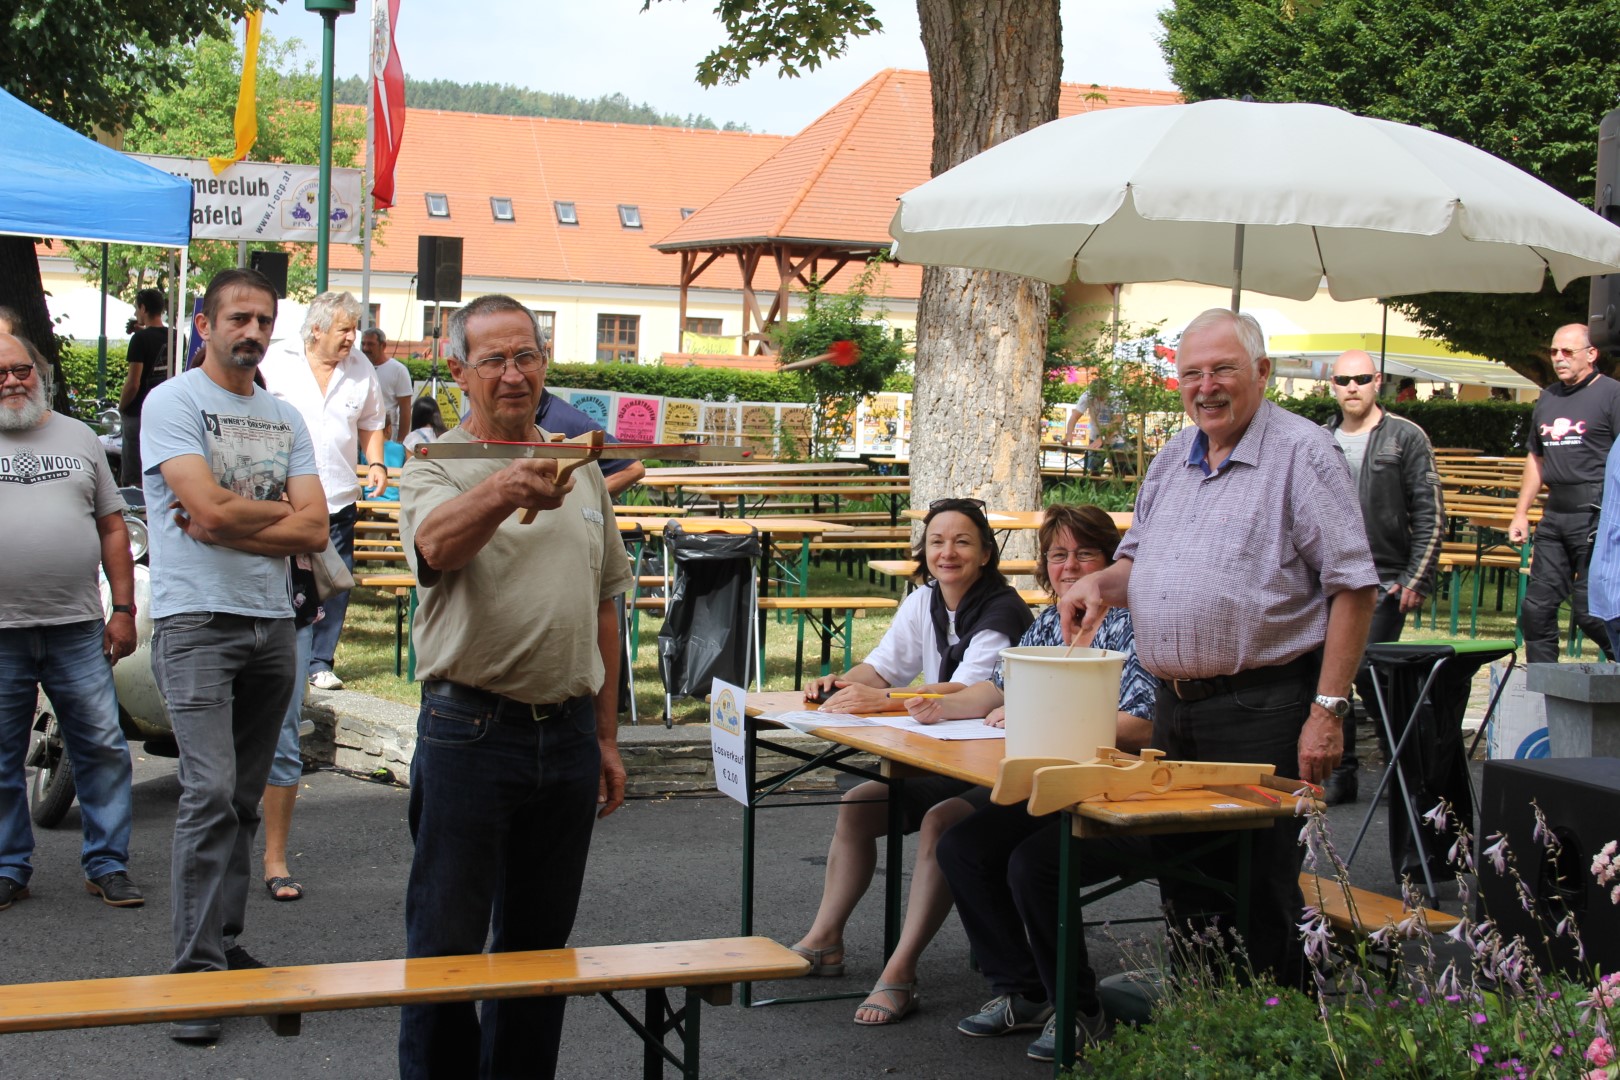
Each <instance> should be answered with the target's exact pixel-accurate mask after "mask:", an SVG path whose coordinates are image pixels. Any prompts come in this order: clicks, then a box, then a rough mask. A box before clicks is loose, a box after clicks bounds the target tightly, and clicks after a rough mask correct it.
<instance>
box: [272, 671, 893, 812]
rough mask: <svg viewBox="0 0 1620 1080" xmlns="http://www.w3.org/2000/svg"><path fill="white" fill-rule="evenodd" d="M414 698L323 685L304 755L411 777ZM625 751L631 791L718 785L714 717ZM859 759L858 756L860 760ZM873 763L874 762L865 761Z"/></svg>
mask: <svg viewBox="0 0 1620 1080" xmlns="http://www.w3.org/2000/svg"><path fill="white" fill-rule="evenodd" d="M416 714H417V708H416V706H414V705H402V704H400V703H399V702H395V701H386V700H384V699H382V698H378V697H373V696H372V695H370V694H363V693H360V692H359V691H357V690H316V689H315V688H314V687H311V688H310V690H309V693H308V694H307V695H305V697H304V719H306V720H309V721H311V722H313V723H314V725H315V730H314V731H313V732H311V733H310V734H309V735H307V736H305V737H304V740H303V752H304V756H305V757H307V758H309V759H310V760H312V761H315V762H317V763H319V764H322V765H331V766H334V767H335V768H337V769H340V770H342V771H344V772H349V773H355V774H358V775H361V776H372V777H378V778H379V779H380V778H382V777H381V776H380V773H381V771H383V770H386V772H387V773H388V779H391V780H392V781H393V782H395V783H398V784H402V785H404V784H409V782H410V772H411V754H412V753H413V752H414V751H415V749H416ZM773 739H775V740H776V741H780V742H781V743H783V744H784V745H790V746H792V745H803V746H804V747H805V748H807V749H808V748H811V747H816V746H821V745H824V744H823V743H822V742H821V740H820V739H817V738H814V737H813V736H810V735H802V734H799V733H798V732H792V731H783V732H780V733H778V734H776V735H774V736H773ZM619 753H620V755H621V756H622V757H623V758H624V767H625V771H626V772H627V773H628V774H629V780H628V782H627V785H626V787H627V790H626V794H629V795H640V796H647V795H673V794H687V793H694V792H712V791H714V790H715V786H714V761H713V759H712V758H711V757H710V756H709V727H708V725H707V724H680V725H677V726H675V727H673V728H666V727H664V725H663V724H662V723H657V722H655V723H651V724H640V725H635V726H630V725H623V724H621V725H620V727H619ZM857 760H858V759H857ZM792 763H793V761H792V759H789V758H787V757H784V756H782V755H779V754H761V755H760V756H759V762H758V768H759V771H760V773H761V774H762V775H769V774H770V773H773V772H776V771H778V770H780V769H782V768H785V767H787V766H788V765H790V764H792ZM861 763H862V764H865V765H867V766H869V767H870V766H872V764H873V763H872V762H870V761H867V762H861ZM836 775H837V774H836V773H835V772H834V771H833V770H831V769H817V770H816V771H815V772H812V773H808V774H806V775H805V776H803V777H801V778H799V780H797V781H795V782H794V783H793V784H790V785H788V787H787V788H786V790H790V791H827V790H831V789H832V788H833V787H834V780H835V777H836Z"/></svg>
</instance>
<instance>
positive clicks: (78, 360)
mask: <svg viewBox="0 0 1620 1080" xmlns="http://www.w3.org/2000/svg"><path fill="white" fill-rule="evenodd" d="M128 348H129V342H128V340H120V341H108V342H107V394H106V396H107V397H109V398H111V399H112V400H113V401H114V402H117V400H118V393H119V391H121V390H122V389H123V388H124V373H125V372H126V371H127V370H128V368H129V365H128V363H127V362H126V361H125V359H124V353H125V352H126V351H127V350H128ZM61 360H62V378H63V379H64V380H65V381H66V382H67V388H68V397H69V399H70V400H72V401H73V403H74V412H75V413H77V414H78V415H79V416H80V417H85V416H94V415H95V413H96V410H95V409H94V408H93V407H90V406H89V405H88V404H87V405H83V406H81V405H80V404H79V403H80V402H86V403H89V402H94V401H95V399H96V366H97V360H96V347H95V346H94V345H81V344H78V343H76V342H75V343H64V344H63V346H62V356H61Z"/></svg>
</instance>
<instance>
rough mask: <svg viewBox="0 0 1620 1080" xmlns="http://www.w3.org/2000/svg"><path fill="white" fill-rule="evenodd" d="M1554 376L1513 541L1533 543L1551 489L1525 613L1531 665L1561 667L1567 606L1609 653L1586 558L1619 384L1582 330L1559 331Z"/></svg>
mask: <svg viewBox="0 0 1620 1080" xmlns="http://www.w3.org/2000/svg"><path fill="white" fill-rule="evenodd" d="M1551 351H1552V365H1553V373H1554V374H1556V375H1557V376H1558V381H1557V382H1555V383H1553V384H1551V385H1549V386H1548V387H1547V388H1546V390H1545V391H1543V393H1542V395H1541V397H1540V398H1539V399H1538V400H1537V401H1536V408H1535V412H1534V413H1533V414H1532V416H1531V421H1530V452H1529V453H1528V454H1527V455H1526V456H1525V459H1524V479H1523V482H1522V483H1521V484H1520V486H1519V502H1518V505H1517V506H1516V507H1514V510H1513V522H1512V524H1511V525H1509V526H1508V539H1509V540H1511V541H1512V542H1513V543H1515V544H1522V543H1524V542H1525V541H1526V540H1527V539H1529V537H1530V504H1531V503H1533V502H1534V501H1535V498H1536V495H1537V494H1538V493H1539V492H1540V491H1541V485H1542V484H1543V483H1545V484H1546V485H1547V503H1546V506H1545V507H1544V508H1543V510H1542V515H1541V523H1540V524H1539V525H1537V526H1536V538H1535V550H1534V552H1533V554H1532V557H1531V562H1530V584H1529V587H1528V588H1527V589H1526V590H1525V594H1524V604H1523V606H1522V607H1521V608H1520V609H1519V627H1520V629H1521V630H1523V631H1524V659H1525V662H1526V663H1528V664H1556V663H1557V662H1558V608H1559V605H1561V604H1562V603H1563V602H1564V599H1565V598H1566V597H1568V598H1569V604H1570V607H1571V608H1572V609H1573V610H1574V612H1575V622H1576V624H1577V625H1579V626H1580V628H1581V632H1582V633H1583V634H1585V635H1586V636H1587V637H1588V638H1591V639H1592V640H1593V641H1595V642H1597V643H1598V647H1599V648H1601V649H1603V650H1604V651H1605V653H1607V648H1608V642H1609V638H1608V632H1607V631H1606V630H1605V628H1604V625H1603V620H1601V619H1598V618H1594V617H1593V616H1592V614H1591V613H1590V612H1589V611H1588V610H1587V602H1586V584H1587V573H1586V570H1587V566H1586V564H1587V558H1588V556H1589V555H1590V553H1591V548H1592V544H1591V537H1592V531H1593V529H1594V528H1595V527H1596V526H1597V522H1598V512H1599V510H1600V508H1601V504H1602V501H1603V466H1604V464H1605V462H1606V461H1607V460H1608V456H1609V447H1611V446H1613V445H1614V439H1615V434H1616V433H1617V432H1620V383H1617V382H1615V380H1613V379H1610V378H1607V377H1605V376H1604V375H1602V374H1600V373H1599V372H1598V370H1597V368H1596V367H1595V366H1594V365H1596V363H1597V357H1598V351H1597V350H1596V349H1594V348H1592V339H1591V337H1590V336H1589V335H1588V333H1587V329H1586V327H1585V326H1584V325H1583V324H1581V323H1570V324H1569V325H1567V326H1561V327H1559V328H1558V332H1557V333H1555V334H1554V335H1553V340H1552V350H1551Z"/></svg>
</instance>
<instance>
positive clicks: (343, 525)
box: [304, 503, 358, 678]
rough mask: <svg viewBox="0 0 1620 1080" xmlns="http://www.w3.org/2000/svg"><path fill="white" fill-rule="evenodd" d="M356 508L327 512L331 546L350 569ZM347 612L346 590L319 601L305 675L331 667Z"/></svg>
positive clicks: (352, 564)
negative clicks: (311, 647) (313, 641)
mask: <svg viewBox="0 0 1620 1080" xmlns="http://www.w3.org/2000/svg"><path fill="white" fill-rule="evenodd" d="M357 515H358V511H357V509H356V508H355V505H354V504H353V503H350V504H349V505H348V506H345V507H344V508H343V509H341V510H339V511H338V512H337V513H335V514H329V515H327V519H326V520H327V528H329V529H330V530H331V538H332V547H334V548H335V549H337V553H338V554H339V555H342V556H343V565H345V566H347V567H348V568H349V569H350V570H353V569H354V519H355V517H356V516H357ZM348 613H349V594H348V593H347V592H340V593H338V594H337V595H336V596H334V597H332V598H331V599H329V600H322V601H321V617H320V619H319V620H318V621H317V622H316V623H315V648H314V650H313V651H312V652H311V653H310V654H309V670H308V671H307V672H305V673H304V674H305V677H306V678H307V677H308V676H310V675H313V674H315V673H316V672H317V671H331V670H332V657H334V656H336V655H337V643H338V635H339V634H341V633H343V618H344V616H346V615H347V614H348Z"/></svg>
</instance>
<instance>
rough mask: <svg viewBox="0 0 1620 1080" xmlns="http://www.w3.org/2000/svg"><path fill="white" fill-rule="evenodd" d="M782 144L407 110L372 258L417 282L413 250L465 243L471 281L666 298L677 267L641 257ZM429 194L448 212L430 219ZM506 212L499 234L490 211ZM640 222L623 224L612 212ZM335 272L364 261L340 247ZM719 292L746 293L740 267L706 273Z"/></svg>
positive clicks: (773, 138) (727, 135)
mask: <svg viewBox="0 0 1620 1080" xmlns="http://www.w3.org/2000/svg"><path fill="white" fill-rule="evenodd" d="M787 141H788V139H787V137H786V136H782V135H752V134H744V133H740V132H723V131H698V130H693V129H688V128H670V127H651V126H642V125H633V124H604V123H593V122H588V121H580V120H550V119H539V118H535V117H520V116H486V115H481V114H474V113H451V112H438V111H433V110H424V109H411V110H409V111H408V112H407V114H406V119H405V140H404V143H403V144H402V146H401V148H400V156H399V163H398V165H397V166H396V169H395V174H394V181H395V199H394V208H393V209H392V210H390V211H388V213H387V217H388V223H387V225H386V226H385V227H384V228H383V230H382V231H381V232H380V233H379V235H378V240H377V243H376V244H375V245H374V247H373V249H372V266H373V267H374V268H375V269H377V270H379V271H384V272H397V273H407V274H408V273H413V272H414V271H415V270H416V238H417V236H418V235H422V234H427V235H435V236H460V237H462V238H463V240H464V241H465V243H464V249H463V254H462V273H463V275H465V276H469V277H486V278H517V279H521V280H535V281H558V282H590V283H604V284H627V285H659V286H665V287H673V286H674V285H676V284H677V282H678V279H679V276H680V268H679V265H678V261H677V260H675V259H672V258H670V257H669V256H667V255H663V254H660V253H659V252H657V251H654V250H653V249H652V248H651V247H650V246H649V245H650V244H651V243H652V241H653V240H655V239H656V238H658V237H659V236H662V235H664V234H665V233H667V232H669V231H670V230H671V229H673V228H674V227H675V225H676V224H677V223H678V222H679V221H680V220H681V217H680V214H681V209H682V208H683V207H684V208H688V209H696V208H698V207H700V206H703V205H704V204H705V203H707V202H709V201H710V200H712V199H713V198H714V197H715V196H716V195H718V194H720V193H721V192H722V191H724V190H725V189H726V188H727V187H729V186H730V185H731V184H732V182H734V181H735V180H736V179H737V178H738V177H740V176H743V175H745V174H746V173H747V172H749V171H750V170H751V169H753V168H754V167H755V166H757V165H758V164H759V163H760V162H762V161H764V160H765V159H767V158H768V157H770V156H771V155H772V154H774V153H775V152H776V151H778V150H780V149H781V148H782V147H783V145H784V144H786V143H787ZM426 192H434V193H436V194H443V195H445V196H447V197H448V198H449V202H450V216H449V217H448V218H435V217H429V216H428V213H427V204H426V200H425V198H424V194H425V193H426ZM492 196H494V197H501V198H510V199H511V200H512V210H513V216H514V219H515V220H513V221H496V220H494V216H493V214H492V213H491V211H490V202H489V200H490V198H491V197H492ZM553 201H560V202H572V203H573V204H574V205H575V208H576V210H577V212H578V215H579V224H578V225H577V226H569V225H560V224H558V222H557V217H556V213H555V211H554V210H553V207H552V203H553ZM621 203H623V204H625V205H628V206H635V207H637V208H638V209H639V210H640V212H641V223H642V227H641V228H640V229H626V228H623V227H622V226H621V225H620V224H619V211H618V207H619V204H621ZM331 258H332V265H333V266H334V267H336V268H342V269H348V270H358V269H359V267H360V249H359V247H351V246H348V245H341V246H334V247H333V249H332V256H331ZM710 273H711V274H713V275H714V277H713V280H712V281H711V280H709V279H708V276H707V275H706V276H705V281H704V284H705V285H710V286H711V287H714V288H732V289H736V288H740V287H741V278H740V276H739V275H738V273H737V271H736V269H735V266H732V267H722V266H720V265H718V264H717V265H716V266H715V267H712V268H711V270H710Z"/></svg>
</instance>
